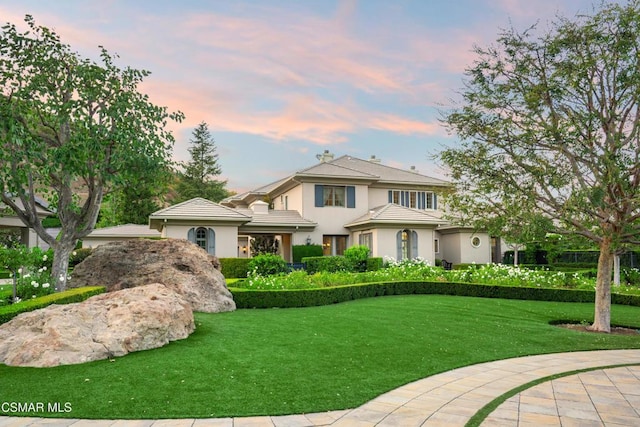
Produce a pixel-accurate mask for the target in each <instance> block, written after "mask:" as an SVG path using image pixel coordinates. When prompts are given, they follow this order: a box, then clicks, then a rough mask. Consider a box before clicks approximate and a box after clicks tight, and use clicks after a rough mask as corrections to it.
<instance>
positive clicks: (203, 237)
mask: <svg viewBox="0 0 640 427" xmlns="http://www.w3.org/2000/svg"><path fill="white" fill-rule="evenodd" d="M196 245H198V246H200V247H201V248H202V249H204V250H205V251H206V250H207V230H205V229H204V228H203V227H198V228H197V229H196Z"/></svg>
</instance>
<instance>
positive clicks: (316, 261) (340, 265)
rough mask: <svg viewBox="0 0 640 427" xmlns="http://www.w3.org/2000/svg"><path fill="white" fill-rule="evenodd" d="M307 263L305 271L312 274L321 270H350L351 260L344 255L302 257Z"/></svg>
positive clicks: (330, 271)
mask: <svg viewBox="0 0 640 427" xmlns="http://www.w3.org/2000/svg"><path fill="white" fill-rule="evenodd" d="M302 262H304V263H305V264H306V265H307V273H309V274H314V273H318V272H322V271H326V272H329V273H333V272H337V271H351V262H350V261H349V260H348V259H347V258H345V257H344V256H319V257H307V258H302Z"/></svg>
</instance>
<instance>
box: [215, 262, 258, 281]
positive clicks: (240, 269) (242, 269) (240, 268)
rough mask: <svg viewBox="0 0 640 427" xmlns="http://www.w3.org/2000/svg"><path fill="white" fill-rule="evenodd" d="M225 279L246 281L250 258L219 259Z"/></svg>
mask: <svg viewBox="0 0 640 427" xmlns="http://www.w3.org/2000/svg"><path fill="white" fill-rule="evenodd" d="M218 261H220V269H221V272H222V275H223V276H224V277H225V278H238V279H244V278H245V277H247V273H248V272H249V261H251V260H250V259H249V258H218Z"/></svg>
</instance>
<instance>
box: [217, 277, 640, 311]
mask: <svg viewBox="0 0 640 427" xmlns="http://www.w3.org/2000/svg"><path fill="white" fill-rule="evenodd" d="M229 290H230V291H231V293H232V294H233V299H234V301H235V303H236V307H237V308H290V307H312V306H319V305H328V304H336V303H340V302H345V301H351V300H355V299H360V298H370V297H377V296H382V295H412V294H438V295H458V296H470V297H482V298H504V299H520V300H534V301H557V302H591V303H592V302H594V301H595V291H584V290H573V289H547V288H520V287H506V286H494V285H479V284H470V283H449V282H421V281H404V282H379V283H362V284H358V285H347V286H335V287H327V288H314V289H300V290H297V289H285V290H278V291H274V290H250V289H240V288H233V287H230V288H229ZM611 302H612V303H613V304H621V305H631V306H640V296H638V295H619V294H612V295H611Z"/></svg>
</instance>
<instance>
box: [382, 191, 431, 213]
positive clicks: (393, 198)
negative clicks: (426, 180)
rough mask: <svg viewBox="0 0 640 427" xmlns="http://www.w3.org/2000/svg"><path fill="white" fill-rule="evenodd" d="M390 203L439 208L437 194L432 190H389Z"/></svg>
mask: <svg viewBox="0 0 640 427" xmlns="http://www.w3.org/2000/svg"><path fill="white" fill-rule="evenodd" d="M389 203H395V204H396V205H400V206H404V207H407V208H413V209H425V210H426V209H437V195H436V193H433V192H431V191H410V190H389Z"/></svg>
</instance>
